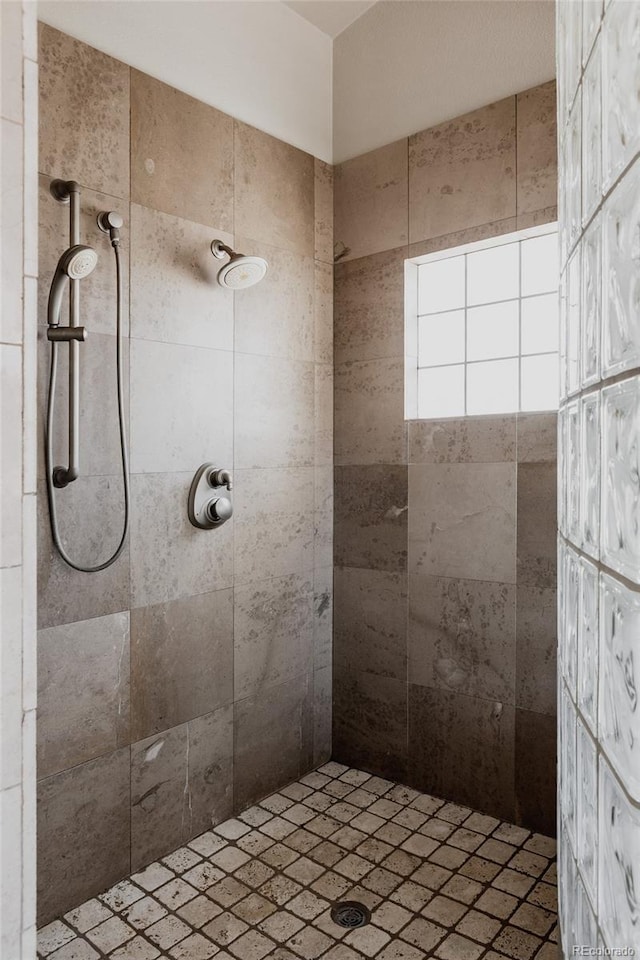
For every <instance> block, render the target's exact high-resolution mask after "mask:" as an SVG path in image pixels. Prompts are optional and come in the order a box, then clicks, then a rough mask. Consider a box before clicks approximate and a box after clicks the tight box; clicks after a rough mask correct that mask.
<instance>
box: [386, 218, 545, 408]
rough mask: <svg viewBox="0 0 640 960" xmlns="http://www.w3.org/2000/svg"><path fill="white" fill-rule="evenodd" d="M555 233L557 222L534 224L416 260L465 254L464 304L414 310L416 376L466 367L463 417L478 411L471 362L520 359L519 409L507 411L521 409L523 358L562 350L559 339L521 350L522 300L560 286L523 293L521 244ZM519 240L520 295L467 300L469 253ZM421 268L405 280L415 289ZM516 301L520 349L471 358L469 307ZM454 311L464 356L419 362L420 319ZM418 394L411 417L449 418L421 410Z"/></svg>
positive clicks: (437, 258) (510, 243)
mask: <svg viewBox="0 0 640 960" xmlns="http://www.w3.org/2000/svg"><path fill="white" fill-rule="evenodd" d="M552 233H556V234H557V224H545V225H544V226H543V227H539V228H533V229H527V230H521V231H518V232H517V233H513V234H507V235H503V236H500V237H496V238H491V239H490V240H488V241H480V242H479V243H471V244H467V245H465V246H463V247H455V248H451V249H449V250H447V251H440V252H438V253H437V254H436V255H431V256H426V257H421V258H419V259H417V260H415V261H413V263H414V264H416V265H417V267H418V271H419V269H420V266H422V265H423V264H425V263H431V262H433V261H434V260H449V259H454V258H459V257H464V301H463V305H462V306H459V307H454V308H451V307H450V308H448V309H446V310H438V311H433V312H426V313H420V312H417V313H416V314H415V319H416V353H417V357H416V360H414V361H413V362H414V363H415V365H416V376H417V377H418V376H419V373H420V371H421V370H446V369H448V368H449V369H451V368H453V367H462V368H463V377H464V412H463V413H461V414H459V416H461V417H462V416H464V417H467V416H473V415H477V414H473V413H471V414H470V413H468V385H467V380H468V377H467V371H468V369H469V367H472V366H474V365H476V364H483V363H489V362H492V361H501V360H517V361H518V405H517V409H516V410H504V411H502V412H504V413H505V414H506V413H516V412H522V361H523V359H534V358H537V357H549V356H558V354H559V343H558V347H557V348H556V349H555V350H546V351H535V352H532V353H523V352H522V304H523V302H526V301H533V300H536V299H538V298H540V297H546V296H549V295H552V294H557V292H558V286H559V283H556V284H555V285H554V286H552V287H551V288H550V289H548V290H544V291H537V292H536V293H534V294H524V295H523V293H522V246H523V243H524V242H525V241H527V240H530V239H532V238H534V237H540V236H547V235H549V234H552ZM516 244H517V246H518V293H517V296H513V297H508V298H505V299H496V300H488V301H486V302H485V301H483V302H481V303H473V304H469V302H468V300H469V296H468V288H469V279H468V274H469V267H468V263H469V256H470V255H471V254H473V253H476V252H478V251H479V250H488V249H492V248H495V247H500V246H508V245H512V246H515V245H516ZM418 271H416V273H415V277H414V278H412V280H409V277H407V278H406V280H409V282H413V283H415V285H416V291H417V284H418ZM405 282H406V281H405ZM415 300H416V304H417V295H416V298H415ZM516 302H517V305H518V330H517V334H518V351H517V353H512V354H509V355H506V356H502V355H501V356H499V357H496V356H488V357H482V358H480V359H475V360H473V359H471V360H470V359H469V358H468V339H469V338H468V315H469V311H470V310H474V309H476V308H477V307H491V306H498V305H500V304H504V303H516ZM454 311H455V312H461V313H462V312H464V359H462V360H459V361H456V362H454V363H439V364H424V363H423V364H420V360H419V358H420V355H421V350H420V346H421V344H420V339H421V337H422V336H423V335H424V334H423V333H422V329H423V324H421V323H420V321H421V320H423V319H424V318H427V317H428V318H432V317H438V316H443V315H445V314H448V313H451V312H454ZM559 339H560V337H559V334H558V341H559ZM418 395H419V390H416V402H415V407H416V410H415V411H412V410H411V409H409V408H408V409H407V415H408V416H409V417H411V416H412V415H413V416H415V415H416V414H417V418H418V419H423V420H424V419H447V418H446V417H439V416H436V417H430V416H429V414H422V413H421V411H420V409H419V399H418ZM557 406H558V404H556V405H555V407H554V409H557Z"/></svg>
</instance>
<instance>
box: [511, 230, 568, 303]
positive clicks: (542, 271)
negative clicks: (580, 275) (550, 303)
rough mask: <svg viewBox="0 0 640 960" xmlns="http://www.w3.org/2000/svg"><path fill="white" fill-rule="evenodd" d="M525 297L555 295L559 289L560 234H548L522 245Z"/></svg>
mask: <svg viewBox="0 0 640 960" xmlns="http://www.w3.org/2000/svg"><path fill="white" fill-rule="evenodd" d="M520 249H521V257H522V289H521V293H522V296H523V297H529V296H531V295H532V294H535V293H553V292H554V291H555V290H557V289H558V275H559V272H560V265H559V259H558V234H557V233H555V232H554V233H547V234H544V236H542V237H532V238H531V239H530V240H523V241H522V243H521V248H520Z"/></svg>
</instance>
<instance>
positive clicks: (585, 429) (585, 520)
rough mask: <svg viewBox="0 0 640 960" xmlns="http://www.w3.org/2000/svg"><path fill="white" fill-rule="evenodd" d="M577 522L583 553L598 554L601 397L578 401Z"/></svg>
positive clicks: (593, 396)
mask: <svg viewBox="0 0 640 960" xmlns="http://www.w3.org/2000/svg"><path fill="white" fill-rule="evenodd" d="M580 419H581V423H580V499H581V503H580V519H581V524H582V549H583V550H584V551H585V553H588V554H589V556H591V557H596V558H597V557H598V555H599V552H600V394H599V393H591V394H587V396H585V397H583V398H582V400H581V401H580Z"/></svg>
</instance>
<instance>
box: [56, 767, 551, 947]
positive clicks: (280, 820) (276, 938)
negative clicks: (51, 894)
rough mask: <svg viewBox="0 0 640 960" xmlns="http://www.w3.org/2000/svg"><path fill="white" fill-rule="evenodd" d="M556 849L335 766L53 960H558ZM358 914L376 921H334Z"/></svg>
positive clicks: (187, 851)
mask: <svg viewBox="0 0 640 960" xmlns="http://www.w3.org/2000/svg"><path fill="white" fill-rule="evenodd" d="M554 858H555V843H554V841H553V840H550V839H549V838H548V837H543V836H540V835H537V834H532V833H530V832H529V831H528V830H524V829H523V828H522V827H516V826H513V825H511V824H508V823H501V822H500V821H499V820H496V819H494V818H493V817H487V816H484V815H482V814H479V813H474V811H473V810H470V809H468V808H467V807H461V806H457V805H456V804H453V803H446V802H445V801H444V800H438V799H436V798H435V797H430V796H428V795H426V794H422V793H418V792H417V791H416V790H411V789H409V788H408V787H403V786H399V785H397V784H394V783H391V782H390V781H388V780H382V779H380V778H379V777H372V776H370V775H369V774H367V773H363V772H362V771H360V770H352V769H349V768H348V767H344V766H342V765H341V764H338V763H334V762H331V763H328V764H325V765H324V766H323V767H320V769H319V770H316V771H315V772H314V773H310V774H308V775H307V776H305V777H302V779H301V780H299V781H298V782H296V783H291V784H289V786H287V787H285V788H284V789H283V790H281V791H280V793H276V794H273V795H272V796H270V797H267V798H266V799H265V800H263V801H262V802H261V803H260V804H259V805H257V806H254V807H252V808H251V809H250V810H247V811H246V812H245V813H243V814H241V815H240V816H239V817H238V818H237V819H234V820H228V821H227V822H226V823H221V824H219V825H218V826H217V827H216V828H215V829H214V830H211V831H209V832H207V833H204V834H202V836H200V837H197V838H196V839H195V840H192V841H191V843H189V844H188V845H187V846H186V847H182V848H181V849H179V850H176V851H175V852H174V853H171V854H169V855H168V856H166V857H163V858H162V860H161V861H159V862H158V863H153V864H151V866H149V867H147V868H146V870H143V871H142V872H141V873H137V874H134V875H133V876H132V877H131V878H130V879H129V880H123V881H122V882H121V883H118V884H117V885H116V886H115V887H113V888H112V889H111V890H108V891H107V892H106V893H104V894H102V895H101V896H99V897H97V898H96V899H93V900H89V901H88V902H87V903H84V904H83V905H82V906H80V907H78V908H77V909H76V910H72V911H71V912H70V913H68V914H66V916H65V917H64V918H63V919H61V920H55V921H54V922H53V923H50V924H49V925H48V926H46V927H44V928H43V929H42V930H41V931H40V933H39V936H38V956H39V957H46V958H47V960H94V958H97V957H108V958H110V960H156V958H158V957H164V958H171V960H209V958H210V957H215V958H216V960H226V958H228V960H263V958H268V960H300V958H302V960H316V958H322V960H359V958H368V957H375V958H377V960H424V958H426V957H436V958H439V960H480V958H483V960H502V958H508V960H557V943H556V941H557V926H556V911H557V907H556V868H555V859H554ZM340 900H357V901H360V902H361V903H364V904H365V905H366V906H367V907H368V908H369V909H370V910H371V913H372V917H371V922H370V923H369V924H368V925H367V926H364V927H361V928H359V929H355V930H344V929H342V928H340V927H339V926H337V925H336V924H335V923H334V921H333V920H332V919H331V915H330V908H331V906H332V905H333V904H334V903H335V902H337V901H340Z"/></svg>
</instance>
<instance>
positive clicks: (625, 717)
mask: <svg viewBox="0 0 640 960" xmlns="http://www.w3.org/2000/svg"><path fill="white" fill-rule="evenodd" d="M600 604H601V615H600V717H599V722H600V740H601V742H602V745H603V747H604V749H605V750H606V751H607V753H608V755H609V758H610V760H611V763H612V764H613V766H614V767H615V768H616V770H617V771H618V775H619V777H620V779H621V780H622V782H623V783H624V784H625V786H626V788H627V790H628V791H629V793H630V794H631V796H632V797H633V798H634V799H635V800H640V703H639V695H640V657H639V656H638V639H639V638H640V594H637V593H633V592H632V591H631V590H629V589H628V587H626V586H624V584H622V583H620V582H619V581H617V580H614V579H613V578H612V577H609V576H607V575H606V574H603V575H602V577H601V578H600Z"/></svg>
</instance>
